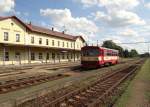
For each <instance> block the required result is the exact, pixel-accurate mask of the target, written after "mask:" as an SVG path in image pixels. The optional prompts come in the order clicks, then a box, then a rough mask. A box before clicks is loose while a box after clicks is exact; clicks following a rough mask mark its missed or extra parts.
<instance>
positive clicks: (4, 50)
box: [3, 45, 6, 65]
mask: <svg viewBox="0 0 150 107" xmlns="http://www.w3.org/2000/svg"><path fill="white" fill-rule="evenodd" d="M5 52H6V49H5V46H4V45H3V65H5V56H6V55H5Z"/></svg>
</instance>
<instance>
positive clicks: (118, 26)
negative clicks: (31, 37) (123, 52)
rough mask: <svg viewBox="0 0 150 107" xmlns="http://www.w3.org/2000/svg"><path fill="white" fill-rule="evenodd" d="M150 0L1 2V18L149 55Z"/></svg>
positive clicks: (32, 0)
mask: <svg viewBox="0 0 150 107" xmlns="http://www.w3.org/2000/svg"><path fill="white" fill-rule="evenodd" d="M149 13H150V0H0V15H1V16H10V15H16V16H17V17H19V18H20V19H21V20H23V21H24V22H27V23H29V22H30V21H31V22H32V24H35V25H39V26H43V27H47V28H50V29H51V28H52V27H54V30H57V31H60V32H62V31H65V33H68V34H72V35H82V36H83V37H84V38H85V40H86V41H87V42H88V43H89V44H92V43H93V44H96V43H97V41H98V43H99V44H100V45H101V44H102V42H103V41H105V40H113V41H114V42H115V43H117V44H118V45H121V46H122V47H123V48H124V49H129V50H131V49H137V51H138V52H139V53H144V52H146V51H148V47H150V44H145V43H141V44H121V43H135V42H149V41H150V14H149Z"/></svg>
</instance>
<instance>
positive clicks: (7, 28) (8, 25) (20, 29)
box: [0, 19, 26, 44]
mask: <svg viewBox="0 0 150 107" xmlns="http://www.w3.org/2000/svg"><path fill="white" fill-rule="evenodd" d="M4 32H8V33H9V34H8V35H9V38H8V41H4ZM16 34H20V42H16ZM0 35H1V37H0V42H1V43H11V44H25V35H26V29H25V27H24V26H22V25H21V24H20V23H19V22H18V21H16V20H14V19H7V20H3V21H0Z"/></svg>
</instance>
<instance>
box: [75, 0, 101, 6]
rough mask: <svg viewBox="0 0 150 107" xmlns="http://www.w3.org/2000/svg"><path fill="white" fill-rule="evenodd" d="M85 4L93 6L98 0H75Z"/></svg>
mask: <svg viewBox="0 0 150 107" xmlns="http://www.w3.org/2000/svg"><path fill="white" fill-rule="evenodd" d="M75 1H77V2H80V3H82V4H83V6H84V7H91V6H93V5H96V4H97V3H98V0H75Z"/></svg>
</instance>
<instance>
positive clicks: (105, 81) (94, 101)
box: [40, 65, 137, 107]
mask: <svg viewBox="0 0 150 107" xmlns="http://www.w3.org/2000/svg"><path fill="white" fill-rule="evenodd" d="M136 69H137V66H136V65H133V66H130V67H128V68H126V69H124V70H121V71H118V72H115V73H111V74H110V75H107V76H105V77H104V78H102V79H100V80H98V81H96V82H95V83H93V84H90V85H89V86H87V87H84V88H81V89H77V90H75V91H72V92H70V93H68V94H66V95H64V96H61V97H59V98H57V99H56V100H54V101H52V102H50V100H47V101H46V100H44V102H42V101H40V102H41V107H103V106H102V105H103V104H105V101H106V99H107V98H108V97H110V96H112V95H113V93H114V92H115V88H116V87H117V86H118V85H119V84H121V83H122V82H123V81H124V80H125V79H126V78H127V77H128V76H130V75H131V74H132V73H134V72H135V71H136Z"/></svg>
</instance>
